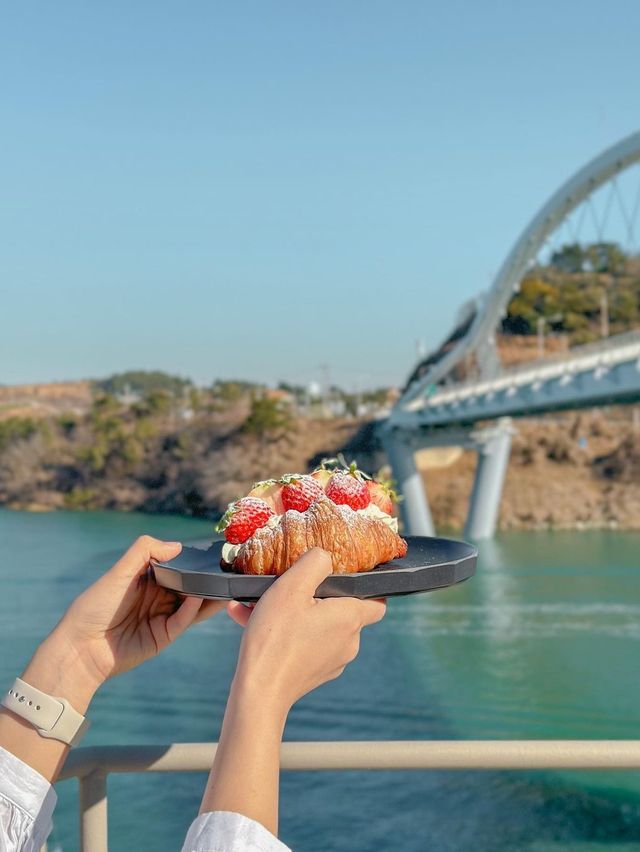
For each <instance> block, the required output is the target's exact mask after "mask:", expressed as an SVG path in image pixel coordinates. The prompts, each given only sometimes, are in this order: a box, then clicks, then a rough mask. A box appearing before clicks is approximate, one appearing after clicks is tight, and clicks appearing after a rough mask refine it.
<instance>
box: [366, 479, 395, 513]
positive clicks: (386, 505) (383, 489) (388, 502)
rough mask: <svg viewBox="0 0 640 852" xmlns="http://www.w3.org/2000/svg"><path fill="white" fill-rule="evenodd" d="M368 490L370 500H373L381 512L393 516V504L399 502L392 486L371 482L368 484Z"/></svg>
mask: <svg viewBox="0 0 640 852" xmlns="http://www.w3.org/2000/svg"><path fill="white" fill-rule="evenodd" d="M367 488H368V489H369V498H370V499H371V502H372V503H373V504H374V505H375V506H377V507H378V508H379V509H380V510H381V511H383V512H386V514H387V515H392V514H393V504H394V502H395V501H397V499H398V497H397V495H396V493H395V491H393V489H392V488H391V486H390V485H387V483H386V482H374V481H373V480H369V481H368V482H367Z"/></svg>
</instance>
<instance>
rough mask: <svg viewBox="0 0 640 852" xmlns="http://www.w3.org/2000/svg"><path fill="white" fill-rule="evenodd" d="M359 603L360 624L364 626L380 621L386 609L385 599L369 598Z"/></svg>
mask: <svg viewBox="0 0 640 852" xmlns="http://www.w3.org/2000/svg"><path fill="white" fill-rule="evenodd" d="M359 603H360V618H361V620H362V626H363V627H366V626H367V625H369V624H376V623H377V622H378V621H382V619H383V618H384V614H385V612H386V611H387V604H386V601H381V600H371V601H359Z"/></svg>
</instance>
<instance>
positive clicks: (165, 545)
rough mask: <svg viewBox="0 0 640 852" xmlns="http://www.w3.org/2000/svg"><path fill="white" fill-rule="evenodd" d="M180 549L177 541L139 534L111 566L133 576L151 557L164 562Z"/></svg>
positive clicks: (144, 566)
mask: <svg viewBox="0 0 640 852" xmlns="http://www.w3.org/2000/svg"><path fill="white" fill-rule="evenodd" d="M181 550H182V545H181V544H180V542H179V541H160V540H159V539H157V538H152V537H151V536H150V535H141V536H140V538H137V539H136V540H135V541H134V543H133V544H132V545H131V547H130V548H129V550H127V552H126V553H125V554H124V555H123V556H122V557H121V558H120V559H119V560H118V562H116V564H115V565H114V566H113V567H114V571H117V572H118V573H121V574H125V575H127V576H131V577H134V576H135V575H136V574H139V573H140V572H141V571H143V570H144V569H145V568H146V567H147V566H148V564H149V562H150V560H151V559H152V558H153V559H157V560H158V561H159V562H166V561H167V560H169V559H174V558H175V557H176V556H177V555H178V554H179V553H180V551H181Z"/></svg>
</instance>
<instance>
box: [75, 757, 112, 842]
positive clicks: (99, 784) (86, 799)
mask: <svg viewBox="0 0 640 852" xmlns="http://www.w3.org/2000/svg"><path fill="white" fill-rule="evenodd" d="M79 781H80V790H79V795H80V849H81V852H108V847H107V775H106V773H105V772H100V771H99V770H96V771H94V772H91V773H89V775H85V776H82V777H81V778H80V779H79Z"/></svg>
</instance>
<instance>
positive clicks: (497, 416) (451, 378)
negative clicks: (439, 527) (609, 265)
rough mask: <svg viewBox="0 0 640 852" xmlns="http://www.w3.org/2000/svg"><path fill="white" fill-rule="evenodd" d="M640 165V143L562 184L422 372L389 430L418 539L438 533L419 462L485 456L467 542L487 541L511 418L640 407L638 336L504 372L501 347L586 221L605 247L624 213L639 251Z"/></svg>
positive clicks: (625, 143) (639, 138) (638, 137)
mask: <svg viewBox="0 0 640 852" xmlns="http://www.w3.org/2000/svg"><path fill="white" fill-rule="evenodd" d="M638 162H640V132H639V133H634V134H633V135H631V136H629V137H627V138H626V139H623V140H622V141H621V142H618V143H617V144H616V145H613V146H612V147H611V148H608V149H607V150H606V151H604V152H603V153H601V154H600V155H598V156H597V157H596V158H595V159H593V160H591V161H590V162H589V163H587V165H585V166H584V167H583V168H582V169H580V170H579V171H578V172H577V173H576V174H575V175H574V176H573V177H571V178H570V179H569V180H568V181H567V182H566V183H565V184H563V185H562V186H561V187H560V189H559V190H558V191H557V192H556V193H554V195H553V196H552V197H551V198H550V199H549V201H548V202H547V203H546V204H545V205H544V206H543V207H542V209H541V210H540V211H539V212H538V213H537V214H536V216H535V217H534V218H533V219H532V221H531V223H530V224H529V225H528V226H527V227H526V228H525V230H524V231H523V233H522V234H521V236H520V237H519V239H518V240H517V241H516V243H515V245H514V246H513V248H512V250H511V251H510V252H509V254H508V255H507V258H506V259H505V261H504V263H503V265H502V267H501V268H500V270H499V272H498V274H497V276H496V278H495V280H494V282H493V284H492V287H491V289H490V291H489V293H488V294H487V295H486V296H485V297H484V298H482V299H477V300H475V301H474V302H472V303H471V304H470V305H467V306H465V308H464V309H463V312H462V315H461V317H460V318H459V320H458V323H457V325H456V327H455V328H454V329H453V331H452V332H451V333H450V334H449V335H448V337H447V338H446V339H445V341H444V343H443V344H442V345H441V346H440V347H439V349H438V350H436V352H435V353H433V354H432V355H431V356H430V357H429V358H426V359H425V360H423V361H422V362H421V363H419V364H418V365H417V367H416V369H415V370H414V371H413V374H412V376H411V378H410V379H409V382H408V384H407V387H406V388H405V390H404V393H403V394H402V396H401V398H400V399H399V400H398V402H397V403H396V405H395V406H394V408H393V409H392V411H391V413H390V415H389V417H388V419H387V420H385V421H384V422H383V423H382V424H381V427H380V435H381V438H382V442H383V445H384V448H385V451H386V453H387V456H388V458H389V462H390V464H391V467H392V470H393V475H394V478H395V480H396V482H397V484H398V488H399V491H400V492H401V494H402V496H403V498H404V500H403V502H402V503H401V511H402V515H403V521H404V525H405V530H406V531H407V533H408V534H410V535H433V534H434V525H433V521H432V518H431V512H430V509H429V503H428V498H427V494H426V491H425V488H424V484H423V481H422V476H421V474H420V473H419V471H418V470H417V467H416V463H415V452H416V451H417V450H419V449H423V448H426V447H434V446H462V447H465V448H467V449H472V450H475V451H476V452H477V453H478V464H477V467H476V474H475V479H474V485H473V490H472V494H471V499H470V505H469V512H468V516H467V523H466V527H465V534H466V535H467V536H468V537H470V538H474V539H480V538H488V537H490V536H492V535H493V534H494V532H495V528H496V524H497V520H498V513H499V508H500V500H501V496H502V488H503V484H504V478H505V474H506V471H507V466H508V462H509V454H510V448H511V436H512V434H513V432H514V427H513V421H512V418H517V417H524V416H531V415H539V414H544V413H548V412H552V411H562V410H570V409H578V408H585V407H589V406H596V405H610V404H627V403H632V402H636V401H638V400H640V330H639V331H633V332H628V333H625V334H619V335H614V336H612V337H606V338H605V339H602V340H601V341H599V342H598V343H595V344H590V345H586V346H577V347H574V348H572V349H570V350H569V351H567V352H564V353H562V354H561V355H555V356H554V357H551V358H539V359H538V360H536V361H532V362H530V363H525V364H520V365H518V366H515V367H504V366H502V365H501V363H500V357H499V350H498V346H497V336H496V332H497V329H498V327H499V325H500V323H501V322H502V320H503V318H504V317H505V315H506V311H507V306H508V304H509V302H510V300H511V299H512V297H513V295H514V293H516V292H517V291H518V290H519V288H520V285H521V282H522V280H523V278H524V277H525V276H526V274H527V273H528V272H530V271H531V270H532V269H534V268H535V267H536V266H537V265H539V263H540V256H541V254H542V253H543V252H544V251H545V250H547V251H549V250H551V249H552V248H553V246H554V243H555V245H558V241H559V240H560V239H561V235H562V233H563V229H564V230H565V231H567V232H568V234H569V236H570V237H571V239H573V240H574V242H578V239H579V236H580V225H581V224H583V223H584V221H585V216H586V214H587V213H589V215H590V217H591V221H592V223H593V225H594V227H595V236H596V238H597V239H598V240H599V241H600V242H603V235H604V232H605V228H606V227H607V222H608V218H609V214H610V212H611V209H612V206H613V204H614V203H616V204H618V206H619V213H620V222H621V225H622V230H623V231H624V232H625V236H626V237H627V240H628V243H629V245H630V246H631V248H632V250H633V248H634V245H633V229H634V226H635V223H636V219H637V215H638V209H639V208H640V185H639V186H638V192H637V195H636V199H635V201H634V202H633V203H632V204H631V205H629V204H625V203H624V199H623V196H622V194H621V191H620V181H619V177H620V176H621V175H622V173H623V172H624V173H626V174H627V175H628V174H629V172H630V171H631V167H632V166H633V165H634V164H636V163H638ZM603 193H604V212H603V213H602V215H600V216H599V215H598V213H597V210H596V207H595V203H594V199H595V198H596V197H597V198H602V197H603ZM576 217H577V222H576Z"/></svg>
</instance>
